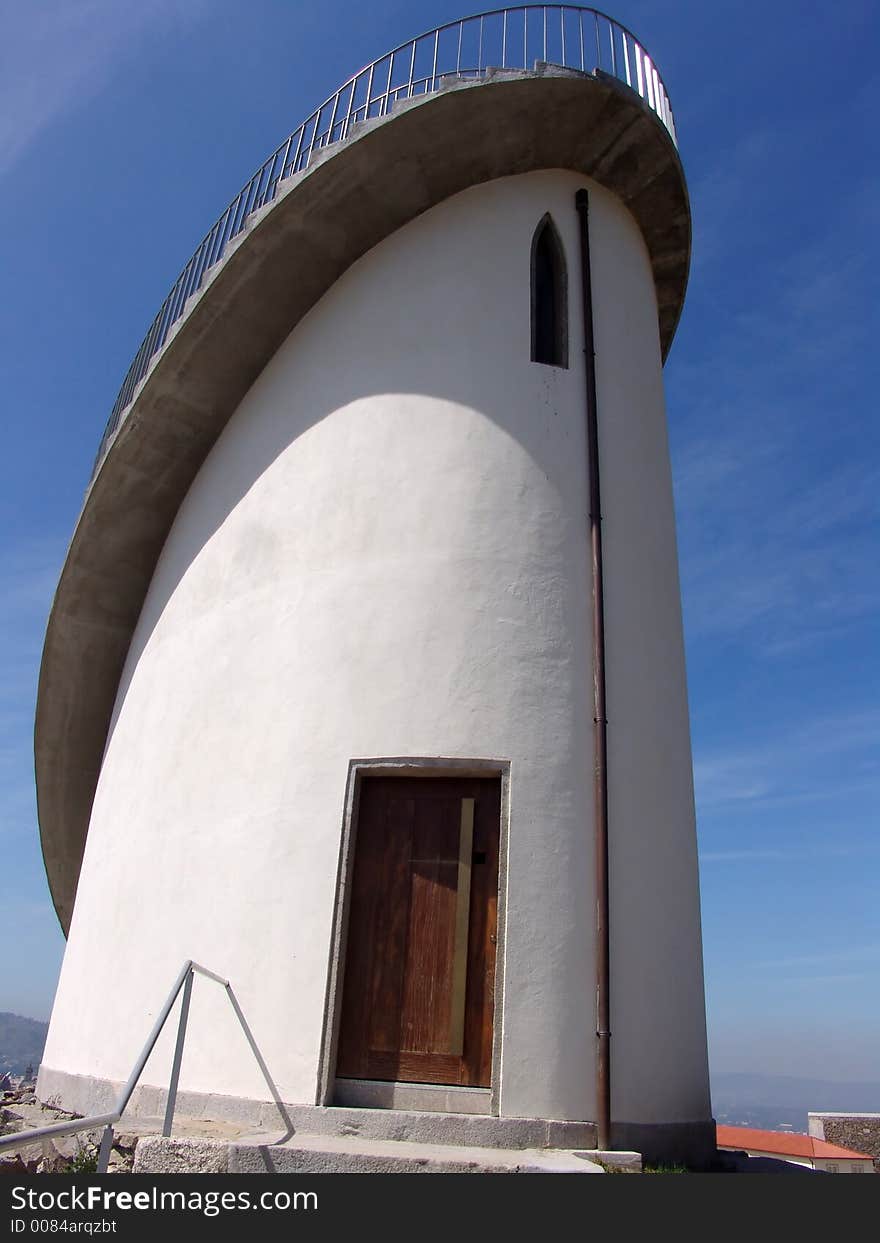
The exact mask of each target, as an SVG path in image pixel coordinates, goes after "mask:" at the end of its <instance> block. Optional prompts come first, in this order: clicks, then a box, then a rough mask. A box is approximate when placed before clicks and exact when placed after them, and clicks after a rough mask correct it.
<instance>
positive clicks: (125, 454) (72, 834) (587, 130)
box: [35, 65, 691, 932]
mask: <svg viewBox="0 0 880 1243" xmlns="http://www.w3.org/2000/svg"><path fill="white" fill-rule="evenodd" d="M548 168H563V169H569V170H571V171H574V172H580V173H583V174H584V175H585V176H588V177H591V178H593V179H594V180H595V181H597V182H599V183H600V184H601V185H603V186H605V187H607V188H608V189H609V190H610V191H612V192H613V193H614V194H616V195H617V196H618V198H620V199H621V201H622V202H623V203H624V204H625V205H626V206H627V207H628V208H629V210H630V212H631V213H632V215H633V216H634V217H635V219H636V221H637V222H638V224H639V226H640V228H641V231H642V234H643V236H644V239H645V243H646V245H647V248H648V252H649V254H650V259H651V264H652V267H653V272H654V281H655V287H656V292H657V309H658V321H659V329H660V340H661V347H662V351H663V356H664V358H665V356H666V354H667V352H668V350H669V347H670V345H671V342H672V337H673V334H674V332H675V327H676V324H677V323H678V318H679V315H680V313H681V309H682V304H683V302H684V295H685V287H686V284H687V276H688V267H689V261H690V238H691V222H690V207H689V202H688V195H687V187H686V185H685V179H684V174H683V172H682V168H681V164H680V161H679V158H678V154H677V152H676V149H675V146H674V144H673V142H672V139H671V138H670V136H669V133H668V132H667V130H666V128H665V126H664V125H663V123H662V122H661V121H660V119H659V118H658V117H657V116H656V114H655V113H654V112H653V111H651V110H650V109H649V108H648V107H647V106H646V105H645V104H644V103H643V102H642V100H641V99H640V98H639V96H638V95H637V94H636V93H635V92H634V91H631V90H629V89H628V88H627V87H626V86H624V85H623V84H622V83H620V82H618V81H617V80H616V79H615V78H612V77H609V76H607V75H605V74H603V73H601V72H599V71H597V72H596V73H595V74H583V73H578V72H575V71H572V70H567V69H561V68H556V67H554V66H549V65H548V66H541V65H538V66H536V67H535V70H534V72H522V71H497V72H492V71H490V72H488V73H487V74H486V75H485V76H484V77H482V78H480V79H478V80H471V81H461V80H455V81H454V82H452V83H451V84H450V85H449V86H447V87H445V88H444V89H442V90H440V91H437V92H436V93H434V94H430V95H426V96H421V97H419V98H417V99H411V100H408V101H406V102H405V103H402V104H400V105H398V106H396V107H395V108H394V109H393V110H392V112H391V113H390V114H389V115H388V116H386V117H383V118H381V119H375V120H370V121H367V122H363V123H361V124H360V125H358V126H356V127H354V129H353V131H352V135H351V137H349V138H347V139H346V140H345V141H343V142H339V143H336V144H334V145H333V146H331V147H328V148H325V149H324V150H322V151H321V152H320V153H318V154H317V155H316V158H314V159H313V160H312V162H311V163H310V165H309V167H308V168H307V169H305V170H304V171H302V172H300V173H298V174H296V175H295V176H292V177H290V178H289V180H288V181H286V182H284V183H282V186H281V187H280V192H279V195H278V197H277V198H276V199H275V201H274V202H273V203H271V204H270V205H268V206H267V207H265V208H263V209H262V210H261V211H259V212H257V213H255V214H254V216H253V217H251V220H250V221H249V224H248V227H247V228H246V229H245V231H244V232H243V233H242V234H241V235H240V236H239V237H238V238H237V239H236V241H235V242H234V243H233V244H232V246H231V247H229V249H228V250H227V252H226V254H225V255H224V257H223V259H222V261H221V262H219V263H218V264H216V266H215V267H214V268H213V269H212V270H211V272H210V273H209V276H208V278H207V279H206V281H205V283H204V285H203V287H202V288H201V290H200V291H199V292H198V293H197V294H195V295H193V297H192V298H191V299H190V302H189V304H188V305H187V307H186V308H185V313H184V315H183V316H182V317H181V318H180V320H179V321H178V322H177V324H176V325H175V327H174V329H173V330H172V332H171V333H170V334H169V337H168V340H167V342H166V344H165V346H164V347H163V349H162V350H161V352H159V353H158V354H157V355H156V357H155V358H154V360H153V362H152V365H151V367H150V370H149V372H148V373H147V375H146V376H145V378H144V380H143V381H142V383H141V385H140V386H139V388H138V390H137V392H136V394H135V398H134V400H133V402H132V403H131V405H130V406H129V407H128V411H127V413H126V414H125V415H124V417H123V419H122V421H121V423H120V425H119V428H118V430H117V432H116V434H115V436H114V438H113V440H112V441H111V442H110V443H109V445H108V447H107V452H106V453H105V455H104V457H103V460H102V461H101V463H100V465H99V467H98V469H97V472H96V474H95V477H94V479H93V480H92V483H91V485H90V487H89V489H88V492H87V493H86V496H85V500H84V503H83V508H82V511H81V513H80V515H79V519H78V521H77V525H76V529H75V531H74V534H73V539H72V541H71V544H70V548H69V550H68V554H67V559H66V561H65V564H64V568H63V570H62V573H61V578H60V581H59V583H58V588H57V590H56V592H55V598H54V601H53V604H52V610H51V613H50V615H49V621H48V626H47V631H46V639H45V644H44V648H43V659H42V666H41V669H40V681H39V690H38V696H37V713H36V728H35V760H36V778H37V807H38V815H39V823H40V834H41V840H42V848H43V858H44V861H45V865H46V873H47V876H48V879H49V886H50V889H51V892H52V898H53V901H54V903H55V909H56V911H57V912H58V918H59V920H60V921H61V925H62V928H63V929H64V931H65V932H67V930H68V928H69V925H70V919H71V915H72V912H73V903H74V898H75V896H76V888H77V882H78V879H79V872H80V867H81V864H82V856H83V850H84V848H85V841H86V834H87V832H88V825H89V817H90V815H91V809H92V801H93V799H94V795H95V788H96V785H97V781H98V773H99V771H100V767H101V761H102V756H103V752H104V747H105V745H106V741H107V733H108V729H109V725H110V720H111V715H112V712H113V706H114V701H115V698H116V694H117V689H118V686H119V679H120V677H121V674H122V669H123V664H124V662H125V657H126V653H127V651H128V647H129V643H130V641H131V637H132V634H133V632H134V628H135V625H136V623H137V620H138V616H139V614H140V611H141V607H142V605H143V602H144V599H145V597H146V594H147V589H148V587H149V584H150V580H151V578H152V575H153V571H154V569H155V566H156V562H157V560H158V558H159V554H160V552H161V550H162V546H163V544H164V542H165V539H166V537H167V535H168V533H169V531H170V529H171V525H172V523H173V521H174V517H175V515H176V513H177V510H178V508H179V506H180V504H181V502H182V500H183V498H184V496H185V495H186V492H187V489H188V488H189V486H190V484H191V483H192V481H193V479H194V478H195V475H196V473H197V472H198V470H199V467H200V466H201V464H202V462H203V461H204V459H205V457H206V455H207V454H208V452H209V450H210V449H211V446H212V445H213V444H214V442H215V441H216V440H217V437H218V436H219V435H220V433H221V431H222V430H223V428H224V426H225V425H226V423H227V421H228V420H229V418H230V417H231V415H232V414H233V412H234V411H235V409H236V407H237V406H238V404H239V402H240V401H241V399H242V398H243V397H244V395H245V393H246V392H247V391H248V389H249V388H250V386H251V385H252V384H253V382H254V380H255V379H256V378H257V376H258V375H259V374H260V372H261V371H262V370H263V368H264V367H265V366H266V364H267V363H268V361H269V360H270V358H271V357H272V355H273V354H274V353H275V351H276V350H277V349H278V347H279V346H280V345H281V344H282V342H283V341H284V340H285V338H286V337H287V336H288V334H289V333H290V331H291V330H292V329H293V328H294V326H295V325H296V324H297V323H298V322H299V321H300V320H301V319H302V317H303V316H304V315H305V314H306V313H307V312H308V310H309V309H310V308H311V307H312V306H314V304H315V303H316V302H317V301H318V299H319V298H320V297H321V296H322V294H324V293H325V292H326V290H327V289H329V288H330V286H331V285H332V284H333V282H334V281H335V280H336V279H337V278H338V277H339V276H340V275H341V274H342V273H343V272H344V271H345V270H346V269H347V268H348V267H349V266H350V265H351V264H352V263H354V262H355V260H356V259H358V258H359V257H360V256H361V255H363V254H365V253H366V252H367V251H368V250H369V249H370V248H371V247H373V246H375V245H376V244H377V243H378V242H380V241H381V240H382V239H383V238H385V237H387V236H389V235H390V234H391V233H393V232H394V231H395V230H396V229H398V228H400V226H401V225H404V224H406V223H407V221H409V220H412V219H413V218H414V217H416V216H418V215H419V214H420V213H421V212H424V211H426V210H428V208H430V207H433V206H434V205H435V204H437V203H440V202H442V201H443V200H444V199H446V198H449V197H450V196H451V195H453V194H457V193H458V192H459V191H461V190H465V189H467V188H468V187H469V186H474V185H478V184H480V183H482V182H486V181H491V180H493V179H495V178H498V177H507V176H512V175H515V174H517V173H527V172H532V171H534V170H537V169H548ZM119 831H120V833H124V832H125V825H124V824H120V826H119Z"/></svg>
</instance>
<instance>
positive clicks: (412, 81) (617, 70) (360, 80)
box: [92, 4, 676, 479]
mask: <svg viewBox="0 0 880 1243" xmlns="http://www.w3.org/2000/svg"><path fill="white" fill-rule="evenodd" d="M536 61H543V62H545V63H549V64H555V65H562V66H565V67H566V68H569V69H578V70H580V71H581V72H584V73H587V72H593V71H595V70H600V71H602V72H604V73H609V74H611V75H612V76H613V77H615V78H617V79H619V80H620V81H621V82H624V83H626V85H627V86H628V87H630V88H631V89H632V90H634V91H636V92H637V93H638V94H639V95H640V96H641V98H642V99H643V100H644V101H645V102H646V103H647V105H648V107H649V108H651V109H652V110H653V111H654V112H655V113H656V114H657V116H658V117H659V118H660V120H661V121H662V123H663V124H664V125H665V127H666V129H667V130H668V131H669V134H670V136H671V137H672V140H673V142H676V136H675V123H674V121H673V117H672V108H671V106H670V103H669V96H668V94H667V93H666V87H665V86H664V84H663V79H662V78H661V76H660V74H659V72H658V71H657V67H656V65H655V64H654V63H653V61H652V60H651V58H650V57H649V56H648V54H647V52H646V51H645V49H644V48H643V47H642V45H641V44H640V43H639V42H638V40H637V39H636V37H635V35H633V34H632V33H631V32H630V31H629V30H627V28H626V27H625V26H621V25H620V23H619V22H616V21H614V20H613V18H610V17H608V16H607V15H606V14H604V13H600V12H599V11H598V10H597V9H590V8H582V7H579V6H575V5H555V4H551V5H547V4H528V5H521V6H517V7H515V8H509V9H494V10H492V11H491V12H488V13H480V14H477V15H476V16H474V17H466V18H463V19H462V20H460V21H457V22H449V23H447V25H445V26H438V27H437V28H436V29H435V30H430V31H428V32H427V33H426V34H422V35H418V36H417V38H415V39H410V40H409V42H408V43H402V44H401V45H400V47H396V48H394V50H393V51H391V52H386V53H385V55H384V56H380V57H379V59H378V60H374V61H373V62H372V64H369V65H367V66H365V68H363V69H361V70H360V71H359V72H358V73H356V74H355V75H354V76H353V77H351V78H349V79H348V81H347V82H346V83H344V85H342V86H340V88H339V90H338V91H336V92H335V93H334V94H333V95H331V96H330V98H329V99H326V100H325V101H324V103H322V104H321V105H320V107H318V108H316V109H315V111H314V112H313V113H312V114H311V116H309V117H308V118H307V119H306V120H305V121H303V123H302V125H300V126H299V128H298V129H295V130H294V132H293V133H292V134H291V135H290V137H289V138H287V139H285V141H284V142H283V143H281V145H280V146H279V147H276V149H275V150H274V151H273V152H272V154H271V155H270V156H269V158H268V159H267V160H265V161H264V162H263V163H262V164H261V165H260V167H259V168H258V169H257V171H256V172H255V173H254V175H253V177H251V179H250V181H248V183H247V185H245V186H243V187H242V189H241V190H240V191H239V193H238V194H237V195H236V196H235V198H234V199H233V200H232V202H231V203H230V204H229V206H228V207H227V208H226V211H225V212H224V213H223V215H222V216H221V217H220V219H219V220H218V221H217V222H216V224H215V225H214V226H213V228H212V229H210V230H209V231H208V233H207V234H206V235H205V237H204V238H203V239H202V241H201V242H200V244H199V246H198V247H197V249H196V251H195V254H194V255H193V256H192V258H191V259H190V261H189V263H187V265H186V267H185V268H184V269H183V271H182V272H181V273H180V275H179V276H178V278H177V280H176V281H175V282H174V285H173V286H172V289H171V292H170V293H169V294H168V297H167V298H166V299H165V301H164V302H163V303H162V305H161V307H160V308H159V313H158V314H157V316H156V318H155V319H154V320H153V322H152V324H151V325H150V328H149V331H148V332H147V335H146V336H145V337H144V339H143V342H142V343H141V347H140V349H139V350H138V352H137V354H136V355H135V358H134V361H133V362H132V364H131V366H130V367H129V369H128V374H127V375H126V377H125V380H124V381H123V384H122V388H121V389H120V390H119V395H118V397H117V398H116V402H115V404H114V406H113V410H112V412H111V414H110V419H109V421H108V423H107V427H106V429H105V431H104V435H103V437H102V439H101V444H100V446H99V448H98V454H97V457H96V459H95V465H94V467H93V470H92V479H94V477H95V475H96V474H97V472H98V468H99V466H100V465H101V462H102V461H103V458H104V454H105V452H106V449H107V446H108V444H109V442H110V440H111V439H112V437H113V435H114V434H115V432H116V429H117V428H118V426H119V423H120V421H121V418H122V414H123V412H124V411H125V410H126V409H127V408H128V406H129V405H131V402H132V401H133V400H134V396H135V392H136V390H137V387H138V385H139V384H140V382H141V381H142V380H143V378H144V376H145V375H146V374H147V371H148V370H149V366H150V363H151V361H152V360H153V358H155V356H156V354H158V353H159V351H160V350H161V349H162V347H163V346H164V345H165V342H166V341H167V340H168V334H169V333H170V331H171V329H172V327H173V326H174V324H176V323H177V321H178V320H179V319H180V318H181V317H182V316H183V314H184V310H185V308H186V304H187V300H188V299H189V298H190V297H191V296H192V295H193V294H194V293H197V292H198V290H199V289H201V287H202V285H203V284H204V281H205V277H206V275H207V273H208V272H209V271H210V270H211V269H212V268H213V267H214V266H215V265H216V264H217V263H219V261H220V260H221V259H222V258H223V255H224V254H225V252H226V250H227V248H228V246H229V244H230V242H231V241H232V240H233V239H234V238H236V237H238V235H239V234H240V233H241V232H242V231H243V229H244V228H245V226H246V224H247V222H248V220H249V219H250V217H251V216H252V215H253V214H254V212H256V211H258V210H259V209H260V208H262V207H265V206H266V204H267V203H271V202H272V201H273V200H274V199H275V197H276V196H277V194H278V187H279V185H280V184H281V182H282V181H285V180H287V178H288V177H292V176H293V175H294V174H295V173H299V172H302V171H303V170H304V169H306V168H308V166H309V162H310V160H311V159H312V157H313V155H314V154H315V152H316V151H320V150H323V148H325V147H328V146H330V145H331V144H332V143H336V142H341V141H342V140H343V139H344V138H347V137H348V136H349V135H350V134H351V132H352V129H353V127H354V126H355V125H358V124H359V123H361V122H363V121H369V120H373V119H375V118H377V117H383V116H386V115H387V114H388V112H389V111H390V110H391V108H392V107H393V106H394V105H395V104H396V103H398V102H400V101H401V100H404V99H412V98H415V97H417V96H419V95H428V94H430V93H431V92H433V91H436V90H439V89H440V88H441V87H443V86H446V85H448V84H449V83H450V82H451V81H455V80H456V79H467V78H480V77H483V76H484V75H485V74H486V73H487V72H488V71H489V70H491V69H496V70H497V69H502V70H503V69H520V70H526V69H531V68H532V67H533V65H534V63H535V62H536Z"/></svg>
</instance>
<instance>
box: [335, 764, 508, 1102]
mask: <svg viewBox="0 0 880 1243" xmlns="http://www.w3.org/2000/svg"><path fill="white" fill-rule="evenodd" d="M500 818H501V782H500V780H499V779H498V778H465V779H459V778H445V777H444V778H430V777H367V778H364V780H363V781H362V784H361V794H360V806H359V811H358V823H357V838H356V844H355V856H354V874H353V879H352V894H351V906H350V915H349V926H348V940H347V946H348V948H347V952H346V960H345V982H344V986H343V995H342V1022H341V1028H340V1037H339V1054H338V1058H337V1067H336V1073H337V1075H338V1076H340V1077H342V1078H354V1079H387V1080H398V1081H406V1082H409V1083H449V1084H462V1085H464V1084H466V1085H470V1086H476V1087H488V1086H489V1084H490V1079H491V1071H492V1020H493V1002H494V982H495V942H496V927H497V924H496V920H497V904H498V838H499V826H500Z"/></svg>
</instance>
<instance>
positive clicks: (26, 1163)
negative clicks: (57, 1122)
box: [0, 1144, 43, 1174]
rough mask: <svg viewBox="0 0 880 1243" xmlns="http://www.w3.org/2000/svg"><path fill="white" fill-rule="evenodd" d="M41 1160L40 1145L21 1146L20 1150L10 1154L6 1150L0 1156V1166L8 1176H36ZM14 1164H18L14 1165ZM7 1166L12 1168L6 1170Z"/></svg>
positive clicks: (41, 1150) (41, 1149)
mask: <svg viewBox="0 0 880 1243" xmlns="http://www.w3.org/2000/svg"><path fill="white" fill-rule="evenodd" d="M42 1160H43V1145H42V1144H22V1146H21V1148H15V1149H13V1150H12V1152H9V1151H8V1150H7V1152H6V1154H5V1155H4V1156H0V1166H2V1167H3V1172H4V1173H8V1174H36V1172H37V1166H38V1165H39V1164H40V1162H41V1161H42ZM16 1162H18V1163H19V1164H17V1165H16V1164H15V1163H16ZM9 1165H12V1166H13V1168H12V1169H10V1168H8V1167H9Z"/></svg>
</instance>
